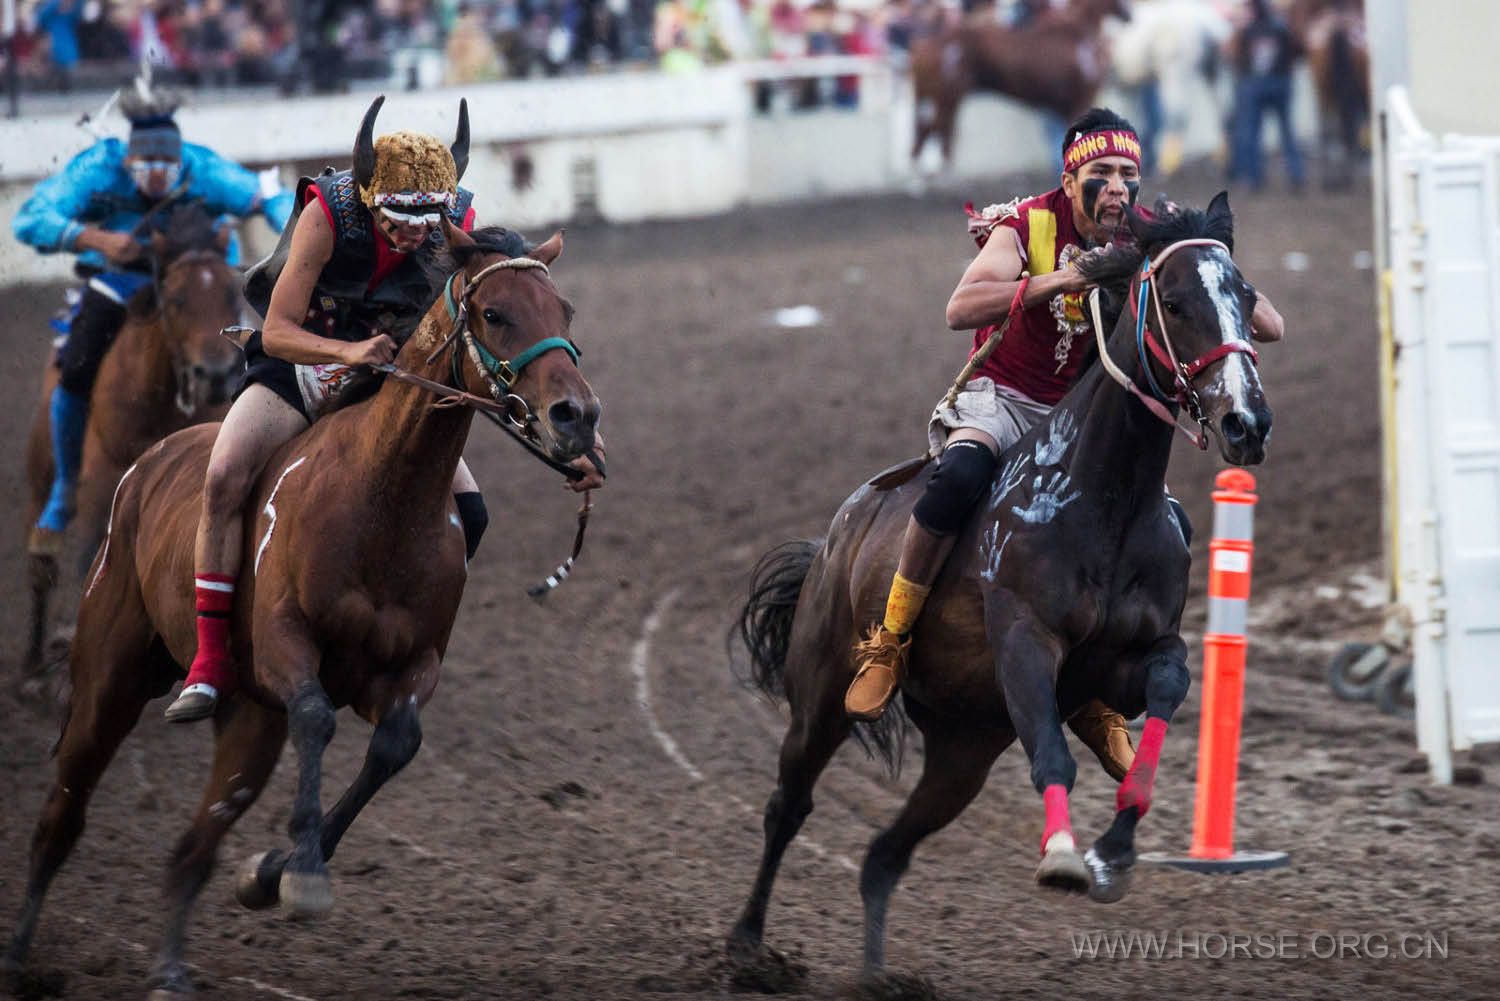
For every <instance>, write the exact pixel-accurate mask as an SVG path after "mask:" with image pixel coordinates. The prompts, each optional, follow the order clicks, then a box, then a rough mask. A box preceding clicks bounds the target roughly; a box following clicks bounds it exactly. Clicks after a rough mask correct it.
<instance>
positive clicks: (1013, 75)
mask: <svg viewBox="0 0 1500 1001" xmlns="http://www.w3.org/2000/svg"><path fill="white" fill-rule="evenodd" d="M1110 15H1113V16H1115V17H1118V18H1120V19H1121V20H1129V18H1130V12H1129V10H1128V9H1127V8H1126V5H1125V0H1071V3H1070V4H1069V5H1068V6H1067V7H1066V8H1064V9H1062V10H1060V11H1048V12H1045V13H1044V14H1042V15H1040V16H1039V17H1038V18H1037V19H1036V21H1035V23H1034V24H1032V25H1029V26H1027V27H1025V28H1020V29H1012V28H1007V27H1005V26H1004V25H1001V24H999V23H997V22H995V21H994V19H993V18H994V14H993V12H992V11H991V12H986V13H984V14H978V13H976V14H973V15H970V16H969V17H966V18H964V19H963V20H962V21H959V22H958V23H956V24H953V25H950V26H947V27H944V28H943V29H941V30H939V31H938V32H936V33H934V34H929V35H924V36H921V37H917V38H913V40H912V43H911V80H912V91H913V96H914V98H915V103H916V109H917V123H916V133H915V136H914V138H913V140H912V149H911V157H912V159H913V160H915V159H917V157H919V156H920V155H921V153H922V149H923V147H924V146H926V144H927V140H928V139H930V138H933V137H936V138H937V139H938V141H939V142H940V143H941V145H942V150H943V163H944V164H945V165H947V164H950V163H952V161H953V127H954V123H955V122H956V121H957V118H958V106H959V104H960V103H962V101H963V99H964V97H965V96H966V95H968V94H969V93H971V92H973V91H976V90H979V91H990V92H993V93H996V94H1002V95H1004V96H1006V97H1012V98H1015V99H1016V100H1018V101H1020V102H1021V103H1023V104H1027V105H1030V106H1031V107H1033V108H1037V109H1040V110H1042V111H1049V112H1052V113H1053V114H1056V115H1059V116H1061V117H1062V118H1064V119H1067V120H1071V119H1073V118H1076V117H1078V116H1079V115H1081V114H1083V113H1084V112H1085V111H1087V110H1088V109H1089V108H1090V107H1092V106H1093V104H1094V96H1095V95H1096V94H1097V93H1098V92H1099V87H1100V85H1101V84H1102V83H1103V82H1104V77H1105V74H1106V71H1107V69H1108V58H1107V55H1106V52H1105V48H1104V43H1103V40H1102V37H1101V33H1102V30H1103V23H1104V19H1105V17H1107V16H1110Z"/></svg>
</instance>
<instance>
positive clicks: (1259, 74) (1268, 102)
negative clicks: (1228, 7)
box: [1229, 0, 1305, 191]
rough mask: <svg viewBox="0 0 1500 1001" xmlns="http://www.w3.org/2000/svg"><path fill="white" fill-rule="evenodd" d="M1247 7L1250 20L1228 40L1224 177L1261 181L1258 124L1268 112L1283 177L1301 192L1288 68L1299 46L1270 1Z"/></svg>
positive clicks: (1255, 184) (1254, 0)
mask: <svg viewBox="0 0 1500 1001" xmlns="http://www.w3.org/2000/svg"><path fill="white" fill-rule="evenodd" d="M1250 9H1251V18H1250V22H1249V23H1248V24H1246V25H1245V26H1244V27H1243V28H1241V29H1240V32H1239V34H1238V35H1237V36H1236V37H1235V38H1234V39H1233V41H1232V42H1231V61H1232V65H1233V67H1234V74H1235V101H1234V124H1233V129H1232V132H1233V136H1232V141H1231V143H1230V158H1229V180H1230V181H1231V182H1233V181H1240V180H1243V181H1245V182H1246V183H1248V184H1249V185H1250V189H1251V190H1252V191H1259V190H1260V189H1261V188H1262V186H1263V185H1264V184H1265V175H1264V168H1263V165H1262V160H1261V158H1262V155H1263V151H1262V148H1261V123H1262V120H1263V119H1264V117H1265V113H1266V112H1267V111H1269V112H1271V114H1272V115H1273V116H1275V118H1276V120H1277V124H1278V126H1279V128H1280V133H1281V152H1282V156H1283V157H1284V158H1285V161H1286V172H1287V178H1288V180H1289V181H1290V182H1291V185H1292V188H1293V189H1294V190H1298V191H1300V190H1301V189H1302V185H1303V183H1304V180H1305V178H1304V175H1303V171H1302V154H1301V153H1300V152H1299V150H1298V149H1297V138H1296V136H1295V135H1293V133H1292V67H1293V66H1294V65H1295V64H1296V61H1297V59H1298V57H1299V56H1300V55H1301V46H1300V44H1299V43H1298V41H1297V39H1296V37H1295V36H1294V35H1293V34H1292V31H1291V28H1290V27H1288V25H1287V23H1286V21H1285V20H1284V19H1282V18H1281V17H1280V16H1279V15H1278V14H1277V13H1276V11H1275V10H1274V9H1273V8H1272V7H1271V3H1270V0H1250Z"/></svg>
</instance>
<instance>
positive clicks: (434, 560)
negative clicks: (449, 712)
mask: <svg viewBox="0 0 1500 1001" xmlns="http://www.w3.org/2000/svg"><path fill="white" fill-rule="evenodd" d="M445 229H446V230H447V237H448V241H449V254H450V255H451V257H450V260H449V261H448V262H447V263H448V264H449V266H451V267H452V268H453V271H452V274H451V277H450V278H449V280H448V283H447V285H446V289H445V292H444V293H443V294H442V295H440V296H439V297H438V299H437V301H435V302H434V303H433V305H432V307H431V308H430V309H429V310H428V311H427V313H426V314H425V316H424V317H423V319H422V321H421V323H420V324H419V325H418V327H417V328H416V330H415V331H414V332H413V334H412V335H411V337H410V338H409V339H407V341H406V342H405V344H404V345H403V346H402V348H401V350H400V351H399V353H398V354H397V357H396V371H395V373H393V374H392V375H391V376H389V377H387V379H386V380H385V382H384V383H383V384H382V385H381V386H380V388H379V389H378V391H377V392H375V394H374V395H373V396H371V397H370V398H369V399H367V400H365V401H363V402H360V403H355V404H352V405H350V406H347V407H345V408H344V409H341V410H338V411H336V412H334V413H332V414H330V415H328V416H326V417H324V418H323V419H321V420H319V421H318V422H317V423H316V424H314V425H313V426H312V427H311V428H310V429H309V430H307V431H305V432H304V433H303V434H301V435H300V436H298V437H297V438H294V439H293V440H292V441H291V442H289V443H288V444H287V445H286V446H285V447H283V448H282V449H281V450H280V451H279V452H277V453H276V454H275V455H273V456H272V458H271V459H270V460H269V461H268V463H267V464H266V466H265V468H264V470H263V471H262V473H261V476H260V480H259V482H258V484H257V486H256V488H255V491H254V493H253V494H252V499H251V502H250V503H251V505H252V506H251V507H250V510H253V511H255V512H256V515H255V517H253V518H249V517H247V518H246V519H245V521H246V528H245V539H244V543H245V562H246V564H247V569H248V570H249V572H248V573H246V574H244V575H243V577H242V581H243V583H242V584H241V587H240V589H239V590H238V591H237V592H236V596H235V605H234V609H233V611H232V613H231V621H232V636H233V652H234V657H235V663H236V664H237V665H238V668H239V674H240V688H239V691H238V692H237V693H236V695H235V696H234V697H233V698H231V699H229V700H228V701H227V702H226V703H225V704H224V705H223V706H221V707H220V709H219V711H218V713H217V715H216V716H215V719H214V724H215V734H216V735H215V751H214V759H213V766H212V774H211V777H210V779H209V782H208V786H207V788H206V789H205V791H204V794H203V798H202V801H201V803H200V805H199V807H198V811H197V813H196V815H195V816H194V818H193V821H192V824H191V826H190V827H189V828H188V829H187V831H186V832H185V833H184V834H183V835H182V837H181V838H180V839H179V840H178V842H177V845H176V847H175V849H174V850H173V852H172V855H171V859H170V861H169V863H168V868H167V874H166V881H165V890H166V893H165V896H166V901H167V914H166V923H165V932H164V936H163V941H162V945H161V948H160V951H159V953H158V954H157V957H156V961H155V964H154V966H153V968H152V972H151V984H152V986H153V987H154V988H156V989H157V990H159V991H162V992H165V994H166V995H167V996H172V995H177V994H187V993H189V992H191V990H192V983H191V980H190V979H189V977H188V972H187V967H186V965H185V964H184V962H183V958H182V951H183V941H182V939H183V933H184V930H185V928H186V924H187V919H188V913H189V909H190V908H191V906H192V904H193V901H194V899H195V898H196V897H197V894H198V892H199V890H200V889H201V888H202V886H203V884H204V883H205V881H206V880H207V878H208V875H209V872H210V869H211V868H212V866H213V862H214V856H215V853H216V850H217V846H218V844H219V841H220V839H221V838H223V836H224V834H225V832H226V831H227V830H228V829H229V827H230V826H231V825H232V824H233V823H234V822H235V821H236V820H237V819H238V818H239V817H240V815H241V814H243V813H244V812H245V810H246V809H247V808H249V806H250V805H251V804H252V803H253V802H254V801H255V799H256V797H257V796H258V795H259V793H260V791H261V789H262V787H263V786H264V785H265V782H266V780H267V779H268V778H269V776H270V774H271V770H272V768H273V767H274V766H275V764H276V760H277V758H278V757H279V756H280V752H281V748H282V746H283V744H284V742H285V741H286V739H287V738H288V736H290V738H291V743H292V746H293V748H294V749H295V751H296V756H297V790H296V797H295V800H294V803H293V806H292V812H291V820H290V824H289V829H290V835H291V839H292V843H291V846H290V848H289V850H276V851H271V852H266V853H262V854H260V855H257V856H255V857H254V858H252V859H250V860H249V864H248V865H247V866H246V868H245V869H244V871H243V873H242V874H241V877H240V880H239V884H238V887H237V889H236V895H237V897H238V899H239V900H240V902H241V903H243V904H245V905H246V906H247V907H252V908H261V907H269V906H272V905H274V904H276V903H278V902H279V903H280V904H281V906H282V908H283V909H284V910H286V911H288V912H289V913H291V914H293V915H299V916H316V915H319V914H322V913H324V912H326V911H327V910H328V909H329V908H330V907H331V906H332V904H333V896H332V888H331V883H330V879H329V874H328V867H327V862H328V860H329V859H331V858H332V856H333V853H334V850H335V849H336V848H337V847H338V843H339V840H340V839H341V838H342V837H343V835H344V832H345V831H346V830H347V829H348V827H349V825H350V823H351V822H352V821H353V820H354V818H355V817H356V816H357V815H358V813H359V812H360V810H361V809H363V808H364V806H365V805H366V804H367V803H368V802H369V801H370V799H371V797H372V796H374V795H375V793H376V792H377V791H378V790H379V789H380V787H381V786H382V785H383V784H384V783H385V782H386V781H387V780H388V779H390V778H391V776H393V775H395V774H396V773H397V772H399V771H400V770H401V769H402V768H403V767H404V766H405V765H406V764H407V762H409V761H410V760H411V759H412V757H413V756H414V755H415V754H416V752H417V749H418V747H419V746H420V744H421V740H422V731H421V725H420V712H421V709H422V707H423V706H424V705H426V703H427V701H428V700H429V699H430V698H431V697H432V694H433V690H434V689H435V688H436V687H437V684H438V679H439V676H440V673H441V666H442V660H443V653H444V651H445V649H446V648H447V645H448V638H449V634H450V632H451V630H452V629H453V623H454V618H455V616H456V615H457V613H458V606H459V599H460V598H461V597H462V596H463V590H464V581H465V578H466V576H467V568H466V565H465V561H464V539H463V532H462V530H461V528H460V526H459V520H458V516H457V513H456V508H455V506H454V502H453V498H452V492H451V491H452V482H453V474H454V470H455V469H456V468H457V465H458V461H459V458H460V456H461V455H462V453H463V449H464V443H465V440H466V439H467V437H468V433H469V427H470V424H471V422H472V420H473V414H474V410H473V409H471V408H472V407H476V406H478V407H486V408H491V409H492V410H493V411H495V412H498V413H508V414H509V415H510V417H511V419H512V420H513V421H514V422H515V423H516V424H517V425H519V426H521V427H523V428H525V429H526V430H525V432H524V433H525V434H526V435H527V436H528V437H529V438H530V439H531V440H532V441H533V442H534V443H535V444H537V446H538V448H540V449H542V450H543V451H544V452H545V453H546V454H548V455H550V457H551V458H553V459H555V460H557V461H559V462H567V461H571V460H572V459H575V458H577V457H579V456H581V455H583V454H585V453H586V452H587V451H588V450H590V449H591V448H592V447H593V443H594V428H595V425H596V423H597V421H598V417H599V401H598V398H597V397H596V396H595V395H594V392H593V390H592V389H591V388H590V387H589V384H588V382H587V381H585V379H584V378H583V376H582V374H581V373H580V372H579V371H578V368H577V366H576V364H575V358H576V348H575V347H574V346H573V344H572V342H571V341H570V340H568V339H567V338H568V327H569V323H570V320H571V316H572V308H571V306H569V305H568V303H567V302H566V300H564V299H563V298H562V297H561V295H560V294H559V293H558V290H557V287H556V286H555V285H554V284H553V282H552V279H551V277H550V275H549V272H548V267H547V266H548V264H550V263H551V262H552V261H553V260H555V259H556V258H557V256H558V254H560V253H561V251H562V234H561V233H557V234H554V235H553V236H552V238H551V239H549V240H547V241H546V242H545V243H543V244H541V245H540V246H538V247H537V248H535V249H534V250H533V251H532V252H531V253H530V254H529V255H528V256H515V257H512V256H506V254H505V253H504V252H502V250H501V248H504V247H507V246H509V245H510V244H508V243H507V242H506V241H507V240H510V239H513V237H514V234H509V233H506V232H505V231H503V230H480V231H478V232H476V233H475V234H474V235H473V236H472V237H470V236H469V235H466V234H463V233H461V232H459V231H457V230H454V229H453V228H452V227H451V226H448V227H445ZM523 355H524V356H525V357H523ZM505 359H514V360H515V362H516V365H515V367H514V368H512V366H511V363H510V362H509V361H507V360H505ZM398 376H400V378H398ZM418 381H425V382H426V383H427V386H426V387H425V388H424V387H422V386H420V385H417V384H416V383H417V382H418ZM446 387H452V388H451V389H449V388H446ZM433 389H438V390H442V392H443V393H444V394H445V398H444V399H437V398H436V397H435V396H434V395H432V390H433ZM492 397H493V400H494V401H497V402H492ZM455 402H463V403H466V404H468V406H453V405H451V404H453V403H455ZM216 431H217V427H216V426H213V425H200V426H197V427H192V428H188V429H186V430H184V431H180V432H178V433H177V434H175V435H172V436H171V437H169V438H167V439H165V440H164V441H162V442H160V443H158V444H156V445H154V446H152V447H151V448H150V449H149V450H148V451H147V452H146V454H145V455H144V456H142V458H141V459H140V461H138V462H137V463H136V464H135V465H134V466H132V467H131V468H130V469H129V470H127V472H126V473H125V475H124V477H123V478H122V479H121V481H120V484H119V486H118V488H117V489H116V491H115V497H114V503H113V510H112V512H111V514H110V519H109V527H108V532H107V534H106V537H105V541H104V545H103V547H102V548H101V549H100V551H99V554H98V556H97V557H96V558H95V561H94V565H93V567H92V568H91V571H90V576H89V580H88V583H87V587H86V590H85V592H84V596H83V601H82V603H81V606H80V608H79V613H78V630H77V635H76V638H75V640H74V643H73V648H72V657H71V670H72V682H73V687H72V699H71V704H70V706H69V710H68V714H67V718H66V720H65V722H64V724H63V729H62V735H61V737H60V738H59V741H58V746H57V749H56V757H57V778H56V781H55V782H54V784H53V786H52V789H51V792H50V793H49V794H48V797H47V801H46V805H45V806H44V808H43V810H42V814H41V818H40V820H39V821H38V823H37V827H36V833H35V835H34V836H33V839H32V849H31V865H30V873H29V878H28V882H27V887H26V897H25V902H24V904H23V908H22V912H21V916H20V920H19V921H18V922H17V924H16V928H15V931H14V933H13V935H12V938H11V940H10V944H9V947H8V948H7V950H6V952H5V954H4V960H3V963H4V964H5V965H7V966H8V967H9V968H10V969H12V970H16V969H19V968H20V966H21V964H22V963H23V961H24V959H25V957H26V953H27V950H28V947H29V944H30V942H31V939H32V936H33V933H34V932H35V930H36V924H37V917H38V914H39V912H40V909H41V905H42V900H43V896H44V894H45V892H46V890H47V886H48V884H49V883H50V882H51V880H52V878H53V876H54V875H55V874H56V872H57V870H58V868H59V866H61V865H62V863H63V861H64V860H65V859H66V858H67V856H68V853H69V852H70V851H71V849H72V848H73V845H74V843H75V842H76V841H77V838H78V836H79V834H80V832H81V831H82V829H83V822H84V812H85V810H86V808H87V805H88V801H89V797H90V795H91V794H92V792H93V790H94V788H95V785H96V784H97V783H98V781H99V778H100V776H101V774H102V773H103V772H104V770H105V768H106V767H107V766H108V764H109V761H110V759H111V757H113V755H114V753H115V751H116V749H117V748H118V747H119V745H120V743H121V741H122V740H124V738H125V737H126V735H127V734H128V733H129V732H130V730H131V729H132V728H133V727H134V726H135V723H136V721H137V719H138V718H139V716H140V714H141V710H142V709H143V708H144V706H145V705H146V703H147V702H148V701H149V700H151V699H153V698H155V697H157V696H160V695H164V694H166V693H167V691H168V690H169V689H170V688H171V686H172V685H173V683H174V682H175V681H176V680H177V679H178V678H180V677H181V676H182V675H183V673H184V671H183V668H182V666H181V665H184V664H187V663H189V662H190V661H191V660H192V656H193V651H194V648H195V645H196V642H197V639H196V635H195V632H194V625H193V616H194V607H193V585H192V582H193V567H192V558H193V545H192V543H193V536H194V533H195V531H196V528H197V524H198V515H199V509H200V506H201V497H202V493H203V481H204V471H205V469H206V467H207V464H208V457H209V451H210V449H211V448H212V445H213V440H214V435H215V433H216ZM346 705H347V706H351V707H353V709H354V711H355V712H356V713H357V714H358V715H359V716H361V717H362V718H364V719H365V720H367V721H369V722H370V723H372V724H374V728H375V729H374V733H373V735H372V736H371V738H370V743H369V750H368V753H367V755H366V757H365V761H364V765H363V767H362V768H361V769H360V772H359V775H358V777H357V778H355V780H354V782H353V783H352V784H351V785H350V787H349V789H348V791H346V792H345V793H344V795H343V796H342V797H341V798H340V799H339V800H338V802H337V804H335V805H334V806H333V808H332V809H330V810H329V811H328V812H327V813H326V814H325V813H323V810H322V807H321V799H322V794H321V788H320V783H321V777H322V759H323V752H324V749H325V748H326V747H327V745H328V743H329V741H330V740H331V739H332V738H333V734H334V728H335V710H336V708H337V707H342V706H346Z"/></svg>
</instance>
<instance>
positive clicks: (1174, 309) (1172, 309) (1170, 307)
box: [1161, 300, 1182, 316]
mask: <svg viewBox="0 0 1500 1001" xmlns="http://www.w3.org/2000/svg"><path fill="white" fill-rule="evenodd" d="M1161 308H1162V309H1165V310H1166V311H1167V312H1168V313H1171V314H1172V315H1173V316H1176V315H1178V314H1179V313H1181V312H1182V310H1181V309H1180V308H1179V307H1178V305H1177V303H1175V302H1168V301H1166V300H1162V304H1161Z"/></svg>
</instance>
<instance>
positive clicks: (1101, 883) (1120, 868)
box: [1083, 848, 1135, 904]
mask: <svg viewBox="0 0 1500 1001" xmlns="http://www.w3.org/2000/svg"><path fill="white" fill-rule="evenodd" d="M1083 863H1084V865H1086V866H1088V869H1089V877H1090V881H1089V899H1090V900H1092V901H1093V902H1094V903H1096V904H1115V903H1119V902H1120V901H1121V900H1124V899H1125V894H1127V893H1129V892H1130V879H1131V877H1132V876H1133V875H1134V874H1135V867H1134V866H1128V865H1112V864H1111V863H1109V862H1107V861H1106V860H1105V858H1104V856H1102V855H1100V854H1099V853H1098V852H1097V851H1095V850H1094V849H1092V848H1090V849H1089V850H1088V852H1087V853H1086V854H1085V855H1084V856H1083Z"/></svg>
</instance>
